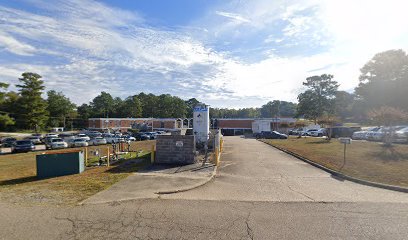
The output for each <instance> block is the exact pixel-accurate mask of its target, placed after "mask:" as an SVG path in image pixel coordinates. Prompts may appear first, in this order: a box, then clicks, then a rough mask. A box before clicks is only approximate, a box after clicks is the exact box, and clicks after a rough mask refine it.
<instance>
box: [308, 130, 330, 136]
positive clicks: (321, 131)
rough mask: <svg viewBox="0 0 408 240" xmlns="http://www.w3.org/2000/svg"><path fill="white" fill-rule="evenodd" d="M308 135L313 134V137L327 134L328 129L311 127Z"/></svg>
mask: <svg viewBox="0 0 408 240" xmlns="http://www.w3.org/2000/svg"><path fill="white" fill-rule="evenodd" d="M307 135H309V136H312V137H322V136H324V135H326V129H325V128H320V129H309V130H308V131H307Z"/></svg>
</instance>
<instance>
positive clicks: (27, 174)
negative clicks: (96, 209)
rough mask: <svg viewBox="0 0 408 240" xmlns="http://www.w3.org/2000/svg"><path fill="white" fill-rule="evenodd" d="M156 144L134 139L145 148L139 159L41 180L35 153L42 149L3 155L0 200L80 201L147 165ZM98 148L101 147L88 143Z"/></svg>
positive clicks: (37, 201) (0, 168)
mask: <svg viewBox="0 0 408 240" xmlns="http://www.w3.org/2000/svg"><path fill="white" fill-rule="evenodd" d="M154 144H155V141H143V142H134V143H132V149H134V150H143V153H142V154H140V155H139V159H136V160H137V161H135V159H134V158H133V159H125V160H122V161H120V162H118V163H117V164H116V165H113V166H110V167H106V166H105V167H91V168H87V169H86V171H85V172H83V173H81V174H75V175H69V176H62V177H55V178H49V179H41V180H40V179H37V178H36V163H35V156H36V155H37V154H39V152H31V153H21V154H8V155H3V156H0V200H3V201H6V202H11V203H18V204H29V205H31V204H55V205H66V204H69V205H73V204H77V203H78V202H80V201H82V200H84V199H86V198H88V197H90V196H92V195H94V194H95V193H97V192H99V191H101V190H104V189H106V188H108V187H109V186H111V185H113V184H114V183H116V182H118V181H120V180H122V179H124V178H126V177H127V176H128V175H129V174H131V173H132V172H135V171H137V170H138V169H140V168H141V167H144V166H146V165H148V164H149V163H150V153H149V151H150V149H151V146H152V145H154ZM107 147H108V146H107V145H106V146H103V148H104V149H106V148H107ZM96 148H99V149H101V148H102V147H101V146H97V147H89V149H90V150H92V149H96ZM56 151H58V150H56ZM133 156H135V154H133Z"/></svg>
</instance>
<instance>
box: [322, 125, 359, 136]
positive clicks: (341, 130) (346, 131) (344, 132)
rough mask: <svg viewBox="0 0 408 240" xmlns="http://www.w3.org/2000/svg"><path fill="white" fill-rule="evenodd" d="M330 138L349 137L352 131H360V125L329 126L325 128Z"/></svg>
mask: <svg viewBox="0 0 408 240" xmlns="http://www.w3.org/2000/svg"><path fill="white" fill-rule="evenodd" d="M326 131H327V132H328V134H330V133H331V137H332V138H339V137H351V136H352V135H353V133H354V132H357V131H361V127H331V128H326Z"/></svg>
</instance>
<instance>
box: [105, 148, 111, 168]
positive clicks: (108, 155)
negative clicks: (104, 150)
mask: <svg viewBox="0 0 408 240" xmlns="http://www.w3.org/2000/svg"><path fill="white" fill-rule="evenodd" d="M109 157H110V153H109V147H108V154H107V156H106V163H107V165H108V167H109Z"/></svg>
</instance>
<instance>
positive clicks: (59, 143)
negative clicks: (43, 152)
mask: <svg viewBox="0 0 408 240" xmlns="http://www.w3.org/2000/svg"><path fill="white" fill-rule="evenodd" d="M45 147H46V148H47V149H59V148H67V147H68V144H67V143H66V142H64V140H62V138H51V139H50V140H49V142H47V143H46V144H45Z"/></svg>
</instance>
